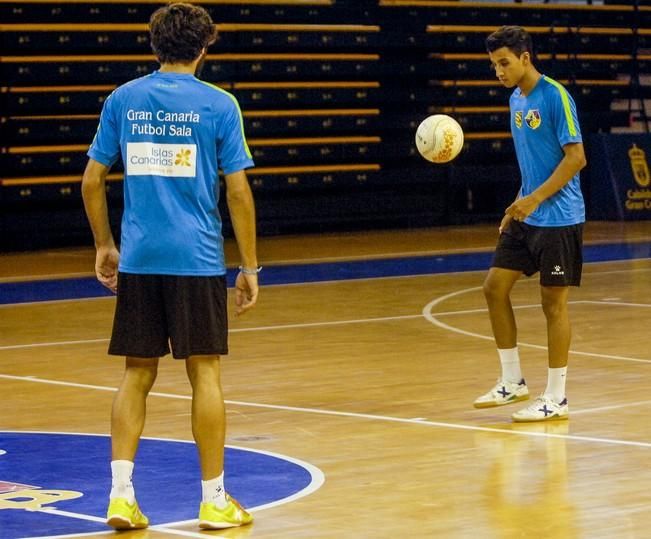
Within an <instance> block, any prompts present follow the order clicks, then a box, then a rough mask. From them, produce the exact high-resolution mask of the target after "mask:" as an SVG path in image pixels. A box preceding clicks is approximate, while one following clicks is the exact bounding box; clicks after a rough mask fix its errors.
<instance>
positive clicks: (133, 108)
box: [88, 71, 253, 276]
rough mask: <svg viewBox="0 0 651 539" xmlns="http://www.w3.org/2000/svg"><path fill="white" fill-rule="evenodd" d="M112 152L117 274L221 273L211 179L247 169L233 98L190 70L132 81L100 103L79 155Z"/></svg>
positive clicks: (101, 156) (106, 156)
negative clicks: (118, 204) (120, 203)
mask: <svg viewBox="0 0 651 539" xmlns="http://www.w3.org/2000/svg"><path fill="white" fill-rule="evenodd" d="M120 155H121V156H122V162H123V164H124V215H123V218H122V234H121V242H120V243H121V244H120V251H121V257H120V267H119V269H120V271H122V272H127V273H140V274H162V275H203V276H211V275H224V274H225V273H226V265H225V261H224V249H223V237H222V222H221V217H220V215H219V211H218V208H217V205H218V202H219V176H218V171H219V169H221V170H222V171H223V172H224V174H230V173H233V172H237V171H240V170H243V169H246V168H248V167H252V166H253V160H252V159H251V152H250V151H249V148H248V146H247V144H246V139H245V136H244V129H243V123H242V114H241V112H240V108H239V105H238V103H237V101H236V99H235V98H234V97H233V96H232V95H231V94H229V93H228V92H225V91H223V90H221V89H219V88H217V87H216V86H213V85H210V84H207V83H204V82H202V81H200V80H199V79H197V78H195V77H194V76H192V75H186V74H181V73H161V72H159V71H156V72H154V73H152V74H151V75H148V76H146V77H142V78H139V79H136V80H133V81H131V82H129V83H127V84H125V85H123V86H120V87H119V88H117V89H116V90H115V91H114V92H113V93H112V94H111V95H110V96H109V97H108V99H107V100H106V102H105V103H104V107H103V109H102V114H101V117H100V123H99V127H98V130H97V134H96V135H95V139H94V140H93V142H92V144H91V146H90V149H89V151H88V156H89V157H90V158H92V159H94V160H95V161H98V162H100V163H102V164H104V165H107V166H111V165H113V163H115V162H116V161H117V159H118V158H119V157H120Z"/></svg>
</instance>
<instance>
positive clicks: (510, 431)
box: [0, 374, 651, 448]
mask: <svg viewBox="0 0 651 539" xmlns="http://www.w3.org/2000/svg"><path fill="white" fill-rule="evenodd" d="M0 378H5V379H8V380H21V381H25V382H33V383H40V384H51V385H61V386H70V387H79V388H85V389H96V390H100V391H112V392H115V391H117V388H114V387H109V386H96V385H90V384H79V383H76V382H61V381H56V380H46V379H44V378H36V377H30V376H14V375H10V374H0ZM150 395H152V396H156V397H163V398H168V399H183V400H191V399H192V397H191V396H189V395H176V394H174V393H158V392H153V391H152V392H151V393H150ZM225 402H226V403H227V404H231V405H234V406H247V407H251V408H266V409H270V410H283V411H287V412H301V413H308V414H319V415H329V416H337V417H349V418H354V419H368V420H374V421H387V422H391V423H404V424H410V425H424V426H429V427H440V428H446V429H456V430H469V431H481V432H500V433H503V434H515V435H520V436H542V437H548V438H562V439H564V440H574V441H578V442H594V443H602V444H610V445H625V446H633V447H644V448H651V442H636V441H631V440H617V439H613V438H595V437H592V436H575V435H570V434H549V433H541V432H529V431H519V430H513V429H500V428H492V427H479V426H476V425H463V424H460V423H444V422H440V421H428V420H423V419H420V418H417V419H410V418H402V417H392V416H385V415H375V414H362V413H356V412H340V411H337V410H326V409H323V408H305V407H301V406H284V405H280V404H263V403H257V402H245V401H234V400H226V401H225ZM634 404H635V403H628V404H627V406H632V405H634Z"/></svg>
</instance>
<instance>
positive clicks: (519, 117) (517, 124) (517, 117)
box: [513, 110, 522, 129]
mask: <svg viewBox="0 0 651 539" xmlns="http://www.w3.org/2000/svg"><path fill="white" fill-rule="evenodd" d="M513 120H514V121H515V127H517V128H518V129H520V128H521V127H522V111H521V110H516V111H515V115H514V116H513Z"/></svg>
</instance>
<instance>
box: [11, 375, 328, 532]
mask: <svg viewBox="0 0 651 539" xmlns="http://www.w3.org/2000/svg"><path fill="white" fill-rule="evenodd" d="M98 388H99V386H97V387H95V388H94V389H98ZM152 395H153V393H152ZM160 395H163V394H160ZM179 397H182V396H179ZM3 432H11V433H17V434H21V433H25V434H64V435H69V436H75V435H76V436H94V437H104V438H106V437H107V436H108V435H106V434H89V433H74V432H58V431H57V432H54V431H16V430H12V431H6V430H0V434H2V433H3ZM142 439H143V440H155V441H161V442H178V443H184V444H193V443H194V442H192V441H188V440H177V439H174V438H160V437H152V436H143V437H142ZM226 447H227V448H231V449H237V450H239V451H248V452H250V453H257V454H262V455H268V456H270V457H274V458H277V459H280V460H284V461H287V462H291V463H293V464H296V465H297V466H299V467H301V468H303V469H304V470H306V471H307V472H308V473H309V474H310V478H311V480H310V483H309V484H308V485H307V486H306V487H304V488H303V489H301V490H299V491H298V492H295V493H294V494H292V495H290V496H286V497H284V498H281V499H279V500H275V501H273V502H269V503H264V504H261V505H257V506H253V507H248V508H247V511H249V512H250V513H257V512H259V511H263V510H265V509H271V508H272V507H278V506H280V505H284V504H287V503H290V502H293V501H296V500H298V499H300V498H304V497H306V496H309V495H310V494H312V493H314V492H316V491H317V490H318V489H320V488H321V487H322V486H323V484H324V483H325V475H324V474H323V472H322V471H321V470H320V469H319V468H317V467H316V466H314V465H313V464H310V463H309V462H307V461H304V460H300V459H297V458H294V457H290V456H287V455H284V454H281V453H276V452H274V451H265V450H263V449H250V448H246V447H240V446H235V445H231V444H226ZM34 511H37V512H41V513H49V514H53V515H57V516H61V517H68V518H74V519H77V520H85V521H89V522H97V523H101V524H105V523H106V519H105V518H103V517H96V516H94V515H86V514H83V513H75V512H71V511H64V510H60V509H55V508H51V507H42V508H40V509H35V510H34ZM197 522H198V519H196V518H193V519H188V520H179V521H176V522H166V523H164V524H156V525H152V526H149V527H148V528H147V529H148V530H150V531H160V532H165V533H169V534H171V535H180V536H184V537H199V538H204V539H205V537H209V536H210V535H206V534H205V533H203V534H202V533H199V532H192V531H189V530H178V529H176V528H170V526H183V525H186V524H196V523H197ZM215 531H216V530H215ZM221 531H222V532H223V531H224V530H221ZM115 533H116V532H115V530H109V531H100V532H97V531H94V532H82V533H73V534H65V535H40V536H25V537H24V538H22V539H55V538H56V539H63V538H68V537H87V536H89V535H93V536H94V535H108V534H113V535H114V534H115Z"/></svg>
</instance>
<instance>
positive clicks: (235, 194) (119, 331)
mask: <svg viewBox="0 0 651 539" xmlns="http://www.w3.org/2000/svg"><path fill="white" fill-rule="evenodd" d="M150 33H151V46H152V49H153V51H154V54H155V55H156V57H157V59H158V61H159V62H160V69H158V70H157V71H155V72H154V73H152V74H150V75H148V76H145V77H142V78H139V79H136V80H133V81H131V82H129V83H127V84H125V85H123V86H120V87H119V88H117V89H116V90H115V91H114V92H113V93H112V94H111V95H110V96H109V97H108V99H107V100H106V102H105V103H104V107H103V110H102V114H101V117H100V123H99V127H98V130H97V134H96V135H95V138H94V140H93V142H92V144H91V146H90V149H89V151H88V156H89V158H90V159H89V161H88V165H87V167H86V171H85V172H84V177H83V182H82V193H83V198H84V205H85V208H86V213H87V215H88V219H89V222H90V225H91V228H92V231H93V235H94V238H95V246H96V249H97V258H96V265H95V270H96V273H97V278H98V279H99V281H100V282H101V283H102V284H104V285H105V286H107V287H108V288H110V289H111V290H112V291H114V292H117V304H116V311H115V319H114V323H113V333H112V336H111V342H110V345H109V354H114V355H121V356H126V366H125V372H124V378H123V380H122V382H121V384H120V387H119V390H118V392H117V394H116V396H115V399H114V401H113V409H112V415H111V442H112V461H111V471H112V489H111V493H110V502H109V508H108V512H107V524H108V525H109V526H112V527H113V528H116V529H132V528H145V527H147V525H148V523H149V521H148V519H147V517H146V516H144V515H143V514H142V512H141V511H140V509H139V507H138V503H137V501H136V497H135V492H134V488H133V484H132V481H131V477H132V473H133V465H134V458H135V455H136V450H137V447H138V442H139V439H140V435H141V434H142V430H143V427H144V422H145V402H146V398H147V395H148V393H149V391H150V389H151V387H152V385H153V383H154V381H155V379H156V374H157V368H158V361H159V357H160V356H163V355H166V354H168V353H169V352H170V346H171V351H172V354H173V357H174V358H176V359H183V360H185V366H186V371H187V374H188V378H189V380H190V383H191V386H192V433H193V436H194V439H195V441H196V444H197V449H198V452H199V460H200V464H201V479H202V481H201V483H202V502H201V505H200V508H199V526H200V527H201V528H205V529H220V528H229V527H234V526H240V525H242V524H248V523H249V522H251V521H252V517H251V515H250V514H249V513H247V512H246V511H245V510H244V509H243V508H242V507H241V506H240V505H239V504H238V503H237V502H236V501H235V500H234V499H233V498H231V497H230V496H229V495H228V494H227V493H226V492H225V490H224V468H223V466H224V440H225V411H224V399H223V396H222V391H221V386H220V362H219V359H220V355H221V354H226V353H227V352H228V343H227V337H228V327H227V326H228V324H227V312H226V297H227V294H226V280H225V274H226V266H225V261H224V249H223V237H222V222H221V219H220V215H219V212H218V208H217V205H218V199H219V173H218V170H219V169H221V170H222V172H223V174H224V177H225V183H226V198H227V203H228V208H229V213H230V215H231V221H232V224H233V229H234V231H235V236H236V239H237V244H238V247H239V251H240V256H241V264H242V265H241V267H240V272H239V274H238V275H237V278H236V282H235V305H236V313H237V314H242V313H244V312H246V311H248V310H249V309H251V308H252V307H253V306H254V305H255V303H256V300H257V296H258V276H257V273H258V270H259V268H258V261H257V257H256V231H255V208H254V203H253V197H252V195H251V190H250V187H249V183H248V180H247V177H246V174H245V172H244V170H245V169H246V168H248V167H251V166H253V161H252V159H251V153H250V151H249V149H248V146H247V144H246V140H245V137H244V130H243V124H242V115H241V112H240V109H239V106H238V104H237V101H236V100H235V98H234V97H233V96H232V95H230V94H228V93H227V92H224V91H223V90H220V89H219V88H217V87H215V86H212V85H210V84H207V83H205V82H202V81H200V80H199V79H197V78H196V77H195V72H196V71H197V68H198V67H199V65H200V64H201V63H202V61H203V58H204V57H205V54H206V49H207V47H208V46H209V45H211V44H212V43H213V42H214V41H215V37H216V33H215V26H214V25H213V23H212V20H211V19H210V16H209V14H208V13H207V12H206V11H205V10H204V9H203V8H200V7H197V6H192V5H189V4H184V3H176V4H170V5H168V6H166V7H163V8H160V9H158V10H157V11H156V12H155V13H154V14H153V15H152V17H151V20H150ZM120 155H121V156H122V162H123V164H124V215H123V218H122V230H121V242H120V252H118V250H117V248H116V246H115V243H114V240H113V237H112V234H111V229H110V227H109V219H108V212H107V201H106V189H105V182H106V176H107V174H108V172H109V169H110V168H111V166H112V165H113V164H114V163H115V162H116V160H117V159H118V157H119V156H120Z"/></svg>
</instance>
